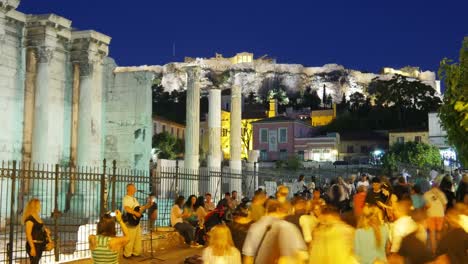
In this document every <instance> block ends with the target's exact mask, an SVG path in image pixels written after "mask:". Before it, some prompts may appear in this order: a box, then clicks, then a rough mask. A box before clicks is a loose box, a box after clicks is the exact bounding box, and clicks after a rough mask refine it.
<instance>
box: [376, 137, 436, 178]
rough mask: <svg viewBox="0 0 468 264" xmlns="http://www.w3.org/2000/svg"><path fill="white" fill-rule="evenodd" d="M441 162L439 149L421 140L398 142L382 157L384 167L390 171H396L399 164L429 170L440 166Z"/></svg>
mask: <svg viewBox="0 0 468 264" xmlns="http://www.w3.org/2000/svg"><path fill="white" fill-rule="evenodd" d="M441 162H442V158H441V156H440V152H439V149H438V148H437V147H435V146H432V145H428V144H425V143H421V142H407V143H396V144H394V145H393V146H392V147H391V148H390V150H389V151H388V152H387V153H385V155H384V156H383V157H382V163H383V167H384V168H385V169H386V170H387V171H388V172H390V173H391V172H394V171H396V170H397V168H398V165H399V164H405V165H408V166H412V167H416V168H419V169H423V170H427V169H430V168H439V167H440V166H441Z"/></svg>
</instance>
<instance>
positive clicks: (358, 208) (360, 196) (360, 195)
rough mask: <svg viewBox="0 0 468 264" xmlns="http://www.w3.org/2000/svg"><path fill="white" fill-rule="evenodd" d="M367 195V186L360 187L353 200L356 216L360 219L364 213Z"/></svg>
mask: <svg viewBox="0 0 468 264" xmlns="http://www.w3.org/2000/svg"><path fill="white" fill-rule="evenodd" d="M366 195H367V189H366V186H364V185H360V186H359V187H358V188H357V193H356V195H354V198H353V205H354V208H353V209H354V215H355V216H356V217H359V216H360V215H361V213H362V209H363V208H364V206H365V205H366Z"/></svg>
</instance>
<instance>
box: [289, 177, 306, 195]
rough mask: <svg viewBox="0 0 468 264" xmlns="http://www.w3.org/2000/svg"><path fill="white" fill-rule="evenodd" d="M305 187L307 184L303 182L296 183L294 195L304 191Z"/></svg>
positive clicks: (293, 187) (293, 188) (293, 189)
mask: <svg viewBox="0 0 468 264" xmlns="http://www.w3.org/2000/svg"><path fill="white" fill-rule="evenodd" d="M304 186H306V184H305V182H304V181H303V180H302V181H296V182H294V184H293V186H292V193H293V194H296V193H298V192H302V191H304Z"/></svg>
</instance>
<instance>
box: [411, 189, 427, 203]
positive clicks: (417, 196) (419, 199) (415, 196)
mask: <svg viewBox="0 0 468 264" xmlns="http://www.w3.org/2000/svg"><path fill="white" fill-rule="evenodd" d="M411 202H412V203H413V207H414V209H422V208H424V206H425V205H426V202H425V201H424V196H423V195H422V193H421V187H419V185H414V186H413V187H411Z"/></svg>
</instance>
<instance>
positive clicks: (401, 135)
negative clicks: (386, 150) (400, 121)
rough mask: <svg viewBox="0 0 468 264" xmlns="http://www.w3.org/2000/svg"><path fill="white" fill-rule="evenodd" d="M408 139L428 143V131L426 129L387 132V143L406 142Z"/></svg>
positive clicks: (390, 144)
mask: <svg viewBox="0 0 468 264" xmlns="http://www.w3.org/2000/svg"><path fill="white" fill-rule="evenodd" d="M410 141H419V142H422V143H426V144H429V132H427V131H405V132H398V131H394V132H389V133H388V145H389V146H392V145H393V144H395V143H397V142H399V143H406V142H410Z"/></svg>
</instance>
